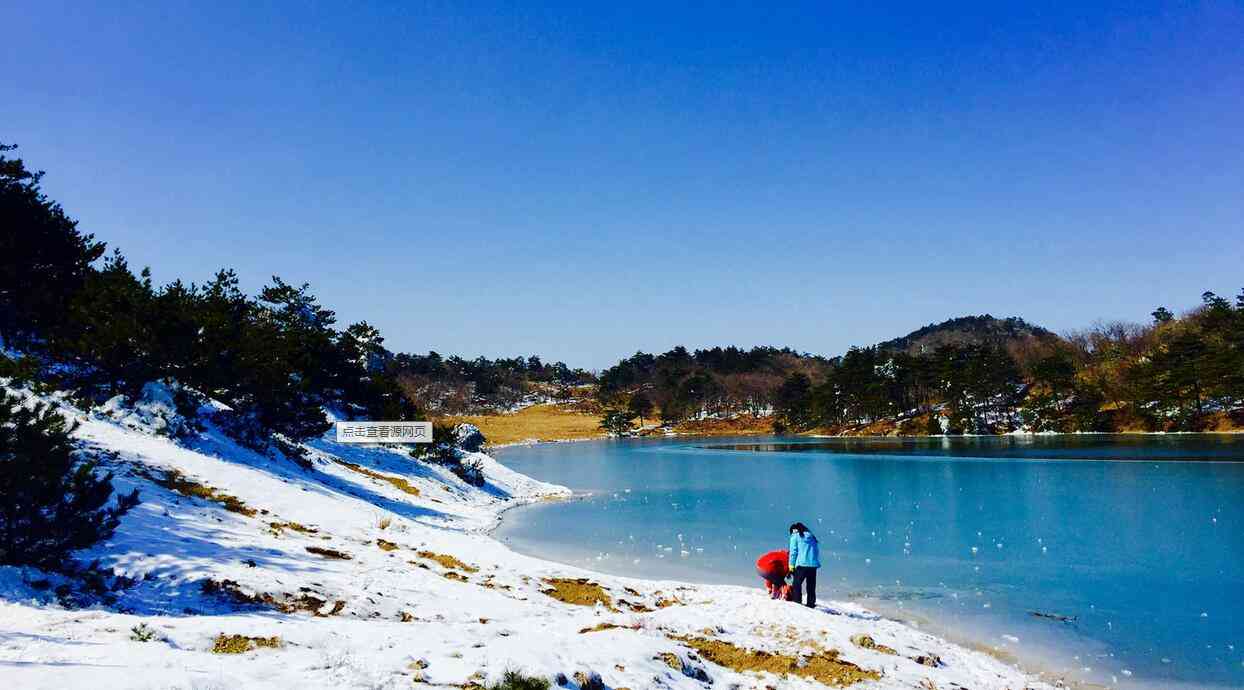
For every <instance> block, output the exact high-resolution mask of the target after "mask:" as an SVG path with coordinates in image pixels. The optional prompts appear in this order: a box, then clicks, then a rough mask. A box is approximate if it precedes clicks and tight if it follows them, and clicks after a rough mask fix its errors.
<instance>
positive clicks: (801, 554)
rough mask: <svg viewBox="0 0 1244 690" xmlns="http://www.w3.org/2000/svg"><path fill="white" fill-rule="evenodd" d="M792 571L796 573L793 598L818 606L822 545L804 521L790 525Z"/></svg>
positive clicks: (792, 592)
mask: <svg viewBox="0 0 1244 690" xmlns="http://www.w3.org/2000/svg"><path fill="white" fill-rule="evenodd" d="M788 553H789V554H790V555H789V559H790V571H791V573H793V575H794V581H793V582H792V583H791V599H792V600H793V601H803V603H804V605H806V606H807V607H809V608H812V607H815V606H816V569H817V568H820V567H821V547H820V545H819V544H818V543H817V541H816V535H815V534H813V533H812V532H811V531H810V530H809V529H808V527H807V526H806V525H804V524H803V523H802V522H796V523H795V524H793V525H791V526H790V549H789V551H788ZM805 583H806V584H807V592H808V595H807V598H806V599H805V598H804V595H803V592H804V584H805Z"/></svg>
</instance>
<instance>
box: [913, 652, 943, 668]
mask: <svg viewBox="0 0 1244 690" xmlns="http://www.w3.org/2000/svg"><path fill="white" fill-rule="evenodd" d="M911 660H912V661H914V662H916V663H917V664H920V665H921V666H929V667H932V668H937V667H939V666H941V665H942V659H941V657H939V656H937V655H936V654H921V655H919V656H914V657H912V658H911Z"/></svg>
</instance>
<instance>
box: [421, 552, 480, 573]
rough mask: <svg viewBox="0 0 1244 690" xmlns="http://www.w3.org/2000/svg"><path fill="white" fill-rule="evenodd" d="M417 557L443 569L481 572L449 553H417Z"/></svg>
mask: <svg viewBox="0 0 1244 690" xmlns="http://www.w3.org/2000/svg"><path fill="white" fill-rule="evenodd" d="M415 555H416V556H418V557H420V558H426V559H427V560H429V561H433V562H435V563H438V564H439V565H440V566H441V567H442V568H447V569H449V570H464V571H466V572H468V573H475V572H479V568H476V567H475V566H473V565H467V564H466V563H463V562H462V561H460V560H458V559H457V558H455V557H453V556H450V555H449V554H447V553H436V552H435V551H416V552H415Z"/></svg>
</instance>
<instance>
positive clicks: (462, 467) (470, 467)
mask: <svg viewBox="0 0 1244 690" xmlns="http://www.w3.org/2000/svg"><path fill="white" fill-rule="evenodd" d="M450 470H451V471H452V472H453V473H454V474H455V475H457V476H458V478H459V479H461V480H462V481H464V482H466V483H467V484H470V485H471V486H483V485H484V461H483V460H480V459H478V458H473V459H471V460H467V461H466V462H459V463H458V464H456V465H454V466H453V467H451V468H450Z"/></svg>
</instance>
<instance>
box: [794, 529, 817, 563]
mask: <svg viewBox="0 0 1244 690" xmlns="http://www.w3.org/2000/svg"><path fill="white" fill-rule="evenodd" d="M799 566H806V567H809V568H819V567H821V547H820V545H819V544H818V543H817V541H816V535H815V534H813V533H811V532H804V533H803V534H800V533H798V532H792V533H791V535H790V568H791V570H794V569H795V568H798V567H799Z"/></svg>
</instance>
